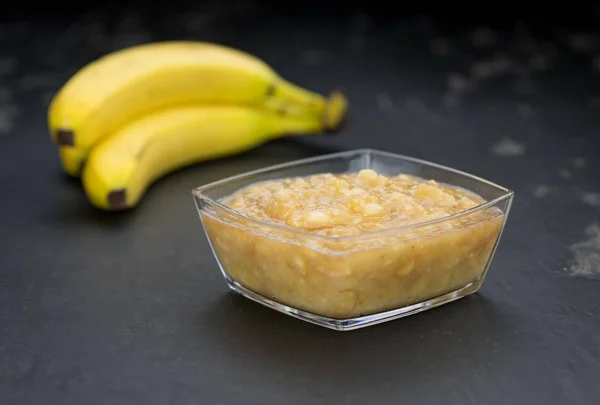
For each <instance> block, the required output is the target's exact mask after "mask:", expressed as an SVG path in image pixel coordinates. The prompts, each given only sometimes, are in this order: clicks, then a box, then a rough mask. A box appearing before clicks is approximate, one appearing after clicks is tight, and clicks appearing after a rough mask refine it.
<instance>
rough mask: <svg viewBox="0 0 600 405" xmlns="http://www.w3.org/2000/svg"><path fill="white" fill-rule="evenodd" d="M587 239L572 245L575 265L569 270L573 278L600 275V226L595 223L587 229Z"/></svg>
mask: <svg viewBox="0 0 600 405" xmlns="http://www.w3.org/2000/svg"><path fill="white" fill-rule="evenodd" d="M585 235H586V237H587V239H585V240H583V241H581V242H577V243H575V244H573V245H571V251H572V252H573V255H574V257H573V263H572V264H571V266H570V267H569V268H568V269H567V270H568V272H569V273H570V274H571V275H572V276H580V277H595V276H599V275H600V226H598V224H596V223H593V224H591V225H589V226H588V227H587V228H586V229H585Z"/></svg>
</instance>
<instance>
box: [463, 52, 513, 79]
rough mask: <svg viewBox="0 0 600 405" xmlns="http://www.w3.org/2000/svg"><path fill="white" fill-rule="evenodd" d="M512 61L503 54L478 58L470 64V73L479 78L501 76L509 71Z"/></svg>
mask: <svg viewBox="0 0 600 405" xmlns="http://www.w3.org/2000/svg"><path fill="white" fill-rule="evenodd" d="M512 65H513V61H512V60H511V59H510V58H509V57H508V56H506V55H504V54H501V53H499V54H496V55H495V56H494V57H493V58H491V59H485V60H480V61H478V62H475V63H474V64H473V65H471V69H470V70H471V75H473V76H474V77H477V78H481V79H487V78H492V77H498V76H502V75H503V74H505V73H507V72H508V71H510V69H511V67H512Z"/></svg>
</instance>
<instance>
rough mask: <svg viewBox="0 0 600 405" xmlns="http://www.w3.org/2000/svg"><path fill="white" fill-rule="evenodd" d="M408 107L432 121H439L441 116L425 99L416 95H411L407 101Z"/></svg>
mask: <svg viewBox="0 0 600 405" xmlns="http://www.w3.org/2000/svg"><path fill="white" fill-rule="evenodd" d="M405 104H406V108H407V109H408V110H410V111H413V112H415V113H417V114H420V115H421V116H423V117H425V118H427V119H430V120H432V121H439V119H440V116H439V114H438V113H437V112H435V111H434V110H433V109H431V108H430V107H428V106H427V105H426V104H425V103H424V102H423V101H421V100H420V99H418V98H416V97H409V98H407V99H406V101H405Z"/></svg>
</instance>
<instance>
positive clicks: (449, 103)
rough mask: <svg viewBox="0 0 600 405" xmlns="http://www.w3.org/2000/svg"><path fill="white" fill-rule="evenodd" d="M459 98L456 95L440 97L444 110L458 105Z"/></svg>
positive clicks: (448, 94)
mask: <svg viewBox="0 0 600 405" xmlns="http://www.w3.org/2000/svg"><path fill="white" fill-rule="evenodd" d="M458 101H459V98H458V96H457V95H456V94H453V93H446V94H444V95H443V96H442V104H444V106H445V107H446V108H452V107H456V106H457V105H458Z"/></svg>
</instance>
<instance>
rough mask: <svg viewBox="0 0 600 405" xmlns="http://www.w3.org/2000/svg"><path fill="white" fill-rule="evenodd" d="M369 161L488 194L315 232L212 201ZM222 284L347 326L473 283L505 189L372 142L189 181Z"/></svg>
mask: <svg viewBox="0 0 600 405" xmlns="http://www.w3.org/2000/svg"><path fill="white" fill-rule="evenodd" d="M362 169H373V170H375V171H376V172H377V173H379V174H383V175H386V176H395V175H398V174H402V173H404V174H411V175H415V176H418V177H421V178H424V179H427V180H430V179H433V180H435V181H437V182H439V183H442V184H446V185H450V186H456V187H460V188H462V189H466V190H468V191H471V192H474V193H476V194H478V195H479V196H481V197H483V198H484V199H485V200H486V202H484V203H482V204H480V205H478V206H476V207H474V208H470V209H468V210H465V211H463V212H460V213H458V214H455V215H451V216H446V217H443V218H439V219H436V220H431V221H427V222H422V223H418V224H413V225H408V226H402V227H397V228H391V229H385V230H380V231H372V232H369V233H365V234H361V235H356V236H354V235H352V236H343V237H339V236H338V237H333V236H322V235H317V234H314V233H310V232H307V231H304V230H300V229H295V228H291V227H288V226H286V225H282V224H276V223H270V222H265V221H262V220H259V219H255V218H251V217H249V216H246V215H244V214H242V213H240V212H238V211H235V210H233V209H230V208H228V207H226V206H225V205H223V204H222V203H221V202H220V201H222V199H223V198H224V197H227V196H229V195H231V194H232V193H234V192H235V191H237V190H239V189H242V188H245V187H247V186H249V185H251V184H254V183H257V182H264V181H270V180H277V179H283V178H289V177H306V176H310V175H314V174H318V173H334V174H337V173H349V172H358V171H360V170H362ZM193 195H194V200H195V202H196V207H197V208H198V213H199V215H200V220H201V222H202V224H203V227H204V230H205V232H206V236H207V238H208V241H209V243H210V246H211V249H212V251H213V253H214V255H215V258H216V260H217V263H218V264H219V267H220V268H221V272H222V273H223V276H224V277H225V281H226V282H227V285H228V286H229V287H230V288H231V289H232V290H233V291H236V292H238V293H240V294H242V295H243V296H245V297H247V298H250V299H252V300H254V301H256V302H259V303H261V304H264V305H266V306H268V307H270V308H273V309H275V310H277V311H280V312H283V313H285V314H288V315H291V316H293V317H296V318H299V319H302V320H305V321H308V322H311V323H314V324H317V325H321V326H324V327H328V328H331V329H335V330H352V329H358V328H361V327H365V326H369V325H374V324H377V323H381V322H384V321H389V320H392V319H396V318H400V317H404V316H407V315H411V314H415V313H417V312H421V311H424V310H426V309H430V308H434V307H437V306H439V305H442V304H445V303H448V302H451V301H454V300H457V299H459V298H461V297H464V296H466V295H468V294H472V293H474V292H476V291H477V290H478V289H479V287H481V284H482V283H483V280H484V277H485V274H486V272H487V269H488V267H489V265H490V262H491V261H492V257H493V255H494V251H495V250H496V247H497V245H498V241H499V240H500V236H501V234H502V230H503V228H504V225H505V223H506V219H507V217H508V213H509V210H510V205H511V203H512V199H513V192H512V191H510V190H508V189H506V188H504V187H501V186H499V185H496V184H494V183H491V182H489V181H486V180H484V179H481V178H478V177H476V176H473V175H470V174H467V173H463V172H460V171H458V170H454V169H451V168H448V167H444V166H441V165H438V164H434V163H430V162H426V161H423V160H419V159H414V158H410V157H405V156H400V155H396V154H392V153H388V152H381V151H376V150H370V149H361V150H352V151H347V152H341V153H334V154H330V155H324V156H319V157H315V158H310V159H303V160H297V161H293V162H290V163H285V164H280V165H276V166H271V167H267V168H264V169H261V170H255V171H252V172H248V173H245V174H242V175H238V176H234V177H230V178H228V179H224V180H221V181H217V182H214V183H211V184H208V185H205V186H202V187H198V188H196V189H194V190H193Z"/></svg>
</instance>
